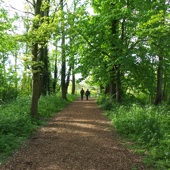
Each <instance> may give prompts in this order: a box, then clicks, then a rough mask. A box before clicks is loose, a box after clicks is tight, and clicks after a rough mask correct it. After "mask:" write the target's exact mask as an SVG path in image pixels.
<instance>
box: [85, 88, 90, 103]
mask: <svg viewBox="0 0 170 170" xmlns="http://www.w3.org/2000/svg"><path fill="white" fill-rule="evenodd" d="M85 94H86V100H89V96H90V91H89V90H88V89H87V90H86V93H85Z"/></svg>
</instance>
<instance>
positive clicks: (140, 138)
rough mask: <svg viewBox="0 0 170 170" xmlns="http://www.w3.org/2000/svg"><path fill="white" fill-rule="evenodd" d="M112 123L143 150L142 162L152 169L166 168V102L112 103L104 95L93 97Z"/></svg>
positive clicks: (169, 150)
mask: <svg viewBox="0 0 170 170" xmlns="http://www.w3.org/2000/svg"><path fill="white" fill-rule="evenodd" d="M97 102H98V104H99V105H100V107H101V108H102V109H104V110H107V111H106V114H107V116H108V117H109V118H110V119H111V121H112V123H113V125H114V127H115V128H116V129H117V131H118V132H119V133H120V134H121V135H123V136H124V137H126V138H128V139H129V140H132V141H134V142H135V143H136V149H137V147H138V150H140V152H141V151H142V152H143V153H145V155H146V158H145V162H146V163H147V164H149V165H151V166H152V167H154V169H159V170H161V169H162V170H166V169H170V128H169V127H170V106H169V105H167V104H162V105H160V106H154V105H143V104H142V105H141V104H139V103H131V104H129V103H124V104H121V105H120V104H116V103H115V102H113V101H111V100H110V99H109V98H107V97H105V96H100V97H99V98H98V100H97Z"/></svg>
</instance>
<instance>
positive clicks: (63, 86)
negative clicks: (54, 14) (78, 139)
mask: <svg viewBox="0 0 170 170" xmlns="http://www.w3.org/2000/svg"><path fill="white" fill-rule="evenodd" d="M60 4H61V15H62V21H61V22H62V23H61V34H62V35H61V36H62V40H61V47H62V52H61V53H62V54H61V57H62V63H61V91H62V92H61V93H62V98H63V99H64V100H67V91H66V90H67V88H66V82H65V79H66V56H65V25H64V12H63V10H64V3H63V0H60Z"/></svg>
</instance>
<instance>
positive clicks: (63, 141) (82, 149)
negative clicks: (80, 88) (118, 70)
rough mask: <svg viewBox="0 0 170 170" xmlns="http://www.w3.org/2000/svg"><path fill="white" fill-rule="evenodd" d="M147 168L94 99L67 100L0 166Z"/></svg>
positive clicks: (18, 169)
mask: <svg viewBox="0 0 170 170" xmlns="http://www.w3.org/2000/svg"><path fill="white" fill-rule="evenodd" d="M133 169H138V170H141V169H147V168H146V167H145V166H144V164H143V163H142V160H141V158H140V156H139V155H137V154H135V153H134V152H133V151H131V150H129V149H127V148H126V147H125V146H123V145H122V144H121V142H120V140H119V139H118V135H117V134H116V132H115V131H114V130H113V128H111V122H110V121H108V120H107V118H106V117H105V116H104V115H103V113H102V111H101V110H100V109H99V108H98V106H97V105H96V102H95V100H94V99H92V98H90V100H89V101H81V100H80V99H78V100H77V101H76V102H74V103H72V104H70V105H69V106H68V107H67V108H66V109H64V110H63V111H61V112H60V113H59V114H57V115H56V116H55V117H54V118H52V119H51V120H50V121H49V123H48V124H47V125H46V126H45V127H43V128H40V129H39V130H38V132H37V133H36V134H35V135H34V136H33V137H32V138H31V139H30V140H29V142H28V143H27V145H26V146H25V147H23V148H22V149H21V150H20V151H19V152H17V153H15V154H14V156H13V157H12V159H11V160H10V161H9V162H7V163H6V165H3V166H1V167H0V170H133Z"/></svg>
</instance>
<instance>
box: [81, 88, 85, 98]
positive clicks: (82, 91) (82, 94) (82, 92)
mask: <svg viewBox="0 0 170 170" xmlns="http://www.w3.org/2000/svg"><path fill="white" fill-rule="evenodd" d="M80 94H81V100H83V96H84V90H83V88H82V89H81V91H80Z"/></svg>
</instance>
